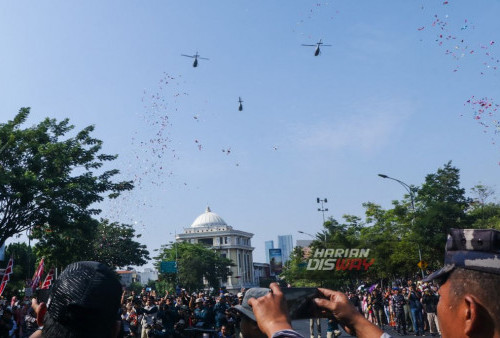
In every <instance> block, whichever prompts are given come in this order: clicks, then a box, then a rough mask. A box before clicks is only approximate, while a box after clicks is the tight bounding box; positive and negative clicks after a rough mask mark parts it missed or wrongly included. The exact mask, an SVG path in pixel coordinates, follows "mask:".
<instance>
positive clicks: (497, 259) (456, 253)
mask: <svg viewBox="0 0 500 338" xmlns="http://www.w3.org/2000/svg"><path fill="white" fill-rule="evenodd" d="M455 268H463V269H469V270H477V271H484V272H489V273H494V274H500V231H498V230H493V229H451V230H450V234H449V235H448V240H447V241H446V248H445V256H444V267H443V268H442V269H440V270H438V271H436V272H434V273H433V274H430V275H429V276H427V277H425V278H424V280H423V281H424V282H428V281H431V280H433V279H436V278H442V277H444V276H446V275H447V274H449V273H450V272H451V271H453V269H455Z"/></svg>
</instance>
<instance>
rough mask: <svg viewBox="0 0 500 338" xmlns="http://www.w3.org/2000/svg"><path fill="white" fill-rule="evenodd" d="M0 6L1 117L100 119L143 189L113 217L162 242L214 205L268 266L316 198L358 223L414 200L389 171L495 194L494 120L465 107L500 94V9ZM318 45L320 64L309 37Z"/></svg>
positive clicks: (394, 4)
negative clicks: (270, 247) (449, 173)
mask: <svg viewBox="0 0 500 338" xmlns="http://www.w3.org/2000/svg"><path fill="white" fill-rule="evenodd" d="M0 6H1V7H0V29H1V34H0V46H1V49H2V53H1V54H0V79H1V81H0V92H1V97H2V99H1V100H0V112H1V113H0V114H1V118H2V121H6V120H8V119H11V118H12V117H13V116H14V115H15V113H16V112H17V111H18V109H19V108H20V107H24V106H29V107H31V108H32V114H31V117H30V121H29V124H30V125H31V124H34V123H36V122H38V121H40V120H41V119H42V118H44V117H46V116H50V117H54V118H57V119H63V118H65V117H69V118H70V121H71V122H72V123H73V124H74V125H75V126H76V129H82V128H84V127H85V126H87V125H91V124H93V125H95V126H96V132H95V136H96V137H98V138H100V139H102V140H103V141H104V151H105V152H107V153H112V154H119V159H118V160H117V161H115V163H113V165H112V166H111V167H118V168H119V169H120V170H121V172H122V178H123V179H131V180H135V183H136V189H135V190H134V191H132V192H130V193H127V194H124V195H123V196H122V197H121V198H120V199H118V200H116V201H113V202H110V203H108V202H107V203H103V204H102V209H103V213H102V216H104V217H109V218H110V219H112V220H117V221H121V222H125V223H130V224H134V225H135V226H136V229H137V231H138V233H142V234H143V236H142V237H141V240H142V241H143V243H145V244H147V245H148V247H149V249H150V250H153V249H155V248H158V247H160V245H161V244H165V243H167V242H168V241H171V240H173V233H174V232H180V231H182V228H184V227H188V226H189V225H190V224H191V223H192V222H193V220H194V219H195V218H196V217H197V216H198V215H199V214H201V213H202V212H203V211H204V209H205V208H206V206H207V205H210V207H211V208H212V210H213V211H214V212H216V213H218V214H219V215H220V216H221V217H222V218H224V219H225V220H226V222H227V223H228V224H229V225H232V226H233V227H235V228H237V229H241V230H246V231H249V232H252V233H254V234H255V236H254V239H253V243H252V244H253V245H254V246H255V248H256V249H255V252H254V260H255V261H260V262H262V261H264V257H265V256H264V241H265V240H269V239H273V240H276V237H277V235H280V234H292V235H293V237H294V240H295V239H301V238H302V239H306V238H307V236H303V235H299V234H298V233H297V231H298V230H302V231H305V232H309V233H316V232H318V231H320V230H321V222H322V216H321V213H319V212H318V211H317V207H318V206H317V204H316V198H317V197H321V198H325V197H326V198H328V204H327V205H326V207H328V208H329V211H328V213H327V214H326V215H327V216H333V217H335V218H340V217H341V216H342V215H343V214H355V215H358V216H362V215H363V208H362V205H361V204H362V203H363V202H367V201H371V202H374V203H378V204H381V205H382V206H384V207H390V203H391V201H392V200H394V199H401V198H402V197H403V195H404V190H403V189H402V187H401V186H399V185H398V184H397V183H395V182H391V181H387V180H383V179H381V178H379V177H378V176H377V174H378V173H385V174H387V175H390V176H393V177H396V178H399V179H401V180H403V181H405V182H407V183H409V184H415V185H420V184H421V183H422V182H423V181H424V178H425V175H427V174H429V173H433V172H435V171H436V170H437V169H438V168H439V167H441V166H442V165H443V164H445V163H446V162H448V161H450V160H451V161H453V164H454V165H455V166H457V167H458V168H459V169H460V170H461V175H462V176H461V178H462V185H463V187H464V188H466V189H467V190H468V191H469V189H470V188H471V187H473V186H474V185H476V184H478V183H480V182H481V183H483V184H486V185H489V186H492V187H493V188H497V189H498V177H499V176H498V173H499V171H500V166H499V162H500V152H499V148H498V145H495V144H492V141H496V140H497V139H498V137H497V136H496V135H495V134H494V132H493V131H494V129H495V123H496V122H494V121H496V119H497V118H498V117H497V115H496V112H493V111H492V109H493V108H492V109H490V110H489V111H491V112H492V116H489V117H486V114H485V115H483V116H481V120H480V121H479V120H475V119H474V116H475V111H477V108H478V104H472V105H464V103H465V102H466V100H468V99H470V98H471V97H472V96H473V95H474V96H475V98H476V99H480V98H483V97H487V98H488V100H489V101H491V100H493V103H494V104H496V103H498V102H500V93H499V82H500V81H499V72H500V70H496V69H494V68H493V67H496V64H498V63H497V62H496V60H497V58H499V57H500V53H499V51H498V44H500V38H499V34H500V33H499V32H500V22H499V21H498V19H497V18H496V13H498V12H499V10H500V2H498V1H492V0H491V1H489V0H485V1H480V2H471V1H465V0H464V1H328V2H316V1H305V0H304V1H147V2H146V1H144V2H137V1H128V0H126V1H105V2H103V1H85V2H84V1H80V2H67V1H48V2H28V1H16V2H7V3H2V4H1V5H0ZM438 19H439V21H437V20H438ZM433 23H434V25H433ZM441 27H443V28H444V29H441ZM440 35H443V36H442V37H440ZM447 37H449V38H448V39H447ZM319 39H323V42H325V43H326V44H331V45H332V46H331V47H324V48H323V49H322V54H321V55H320V56H318V57H314V55H313V53H314V48H312V47H302V46H301V44H314V43H315V42H317V41H318V40H319ZM447 50H448V52H447ZM195 52H198V53H199V54H200V55H201V56H203V57H206V58H209V60H200V63H199V66H198V67H197V68H193V67H192V60H191V59H188V58H185V57H182V56H181V54H194V53H195ZM487 53H488V54H489V55H487ZM498 65H499V66H500V64H498ZM166 81H167V82H168V83H167V82H166ZM240 96H241V97H242V99H243V101H244V103H243V105H244V110H243V111H242V112H240V111H238V102H237V101H238V97H240ZM473 102H475V101H474V99H473ZM493 107H494V105H493ZM478 122H483V123H484V124H485V125H486V126H487V127H486V126H485V125H480V124H479V123H478ZM200 147H201V149H200ZM228 149H229V150H230V152H229V153H228V152H227V150H228ZM222 150H224V152H223V151H222Z"/></svg>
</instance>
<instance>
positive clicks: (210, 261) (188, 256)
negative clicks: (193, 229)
mask: <svg viewBox="0 0 500 338" xmlns="http://www.w3.org/2000/svg"><path fill="white" fill-rule="evenodd" d="M176 258H177V259H176ZM155 260H156V263H155V265H156V267H157V268H158V269H159V268H160V263H161V261H175V260H176V261H177V269H178V271H177V273H166V274H162V275H163V276H162V280H166V281H169V282H170V283H176V282H177V281H178V282H179V284H180V285H183V286H184V287H185V288H186V289H188V290H197V289H201V288H203V280H204V279H205V280H206V282H207V283H208V285H209V286H210V287H213V288H214V289H216V288H218V287H219V286H220V280H225V279H226V278H227V277H228V276H230V275H231V270H230V267H231V266H233V265H234V264H233V262H232V261H231V260H230V259H227V258H225V257H222V256H220V255H219V254H218V253H217V252H216V251H214V250H212V249H209V248H207V247H205V246H203V245H202V244H191V243H187V242H179V243H174V244H172V245H170V246H163V247H162V249H161V252H160V254H159V255H158V256H157V257H155Z"/></svg>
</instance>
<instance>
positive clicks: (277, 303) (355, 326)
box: [236, 283, 390, 338]
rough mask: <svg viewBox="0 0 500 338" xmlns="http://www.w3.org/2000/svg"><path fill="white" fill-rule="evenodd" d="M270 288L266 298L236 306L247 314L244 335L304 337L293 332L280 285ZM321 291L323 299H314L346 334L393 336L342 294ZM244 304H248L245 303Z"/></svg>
mask: <svg viewBox="0 0 500 338" xmlns="http://www.w3.org/2000/svg"><path fill="white" fill-rule="evenodd" d="M270 289H271V291H270V292H267V293H266V294H265V295H263V296H261V297H258V298H255V297H252V298H248V299H246V300H247V304H243V305H242V307H236V309H238V310H239V311H240V312H241V313H242V314H243V315H244V316H242V317H243V318H242V323H241V324H242V327H241V331H242V333H243V336H244V337H269V338H271V337H272V338H284V337H288V338H298V337H302V335H301V334H299V333H298V332H296V331H294V330H293V329H292V325H291V321H290V318H289V315H288V309H287V305H286V301H285V297H284V295H283V292H282V291H281V289H280V287H279V285H278V284H277V283H271V285H270ZM251 290H252V289H250V290H249V291H248V293H249V294H251ZM318 291H319V295H320V298H315V299H314V302H315V304H316V306H317V307H318V308H319V309H320V310H322V311H323V312H324V313H325V315H326V314H327V315H328V316H331V315H333V316H334V317H335V319H336V320H337V321H338V322H339V324H340V325H342V326H343V328H344V330H345V331H346V332H347V333H349V334H351V335H357V337H361V338H363V337H365V338H372V337H377V338H378V337H380V338H389V337H390V336H389V335H388V334H386V333H384V332H383V331H382V330H381V329H380V328H378V327H377V326H376V325H374V324H372V323H370V322H369V321H368V320H367V319H366V318H364V316H363V315H362V314H361V313H359V311H358V310H357V309H356V308H355V307H354V306H353V305H352V304H351V303H350V302H349V299H348V298H347V296H346V295H345V294H343V293H342V292H337V291H333V290H329V289H322V288H320V289H318ZM243 303H245V300H244V302H243ZM249 310H250V312H249ZM252 323H253V326H252Z"/></svg>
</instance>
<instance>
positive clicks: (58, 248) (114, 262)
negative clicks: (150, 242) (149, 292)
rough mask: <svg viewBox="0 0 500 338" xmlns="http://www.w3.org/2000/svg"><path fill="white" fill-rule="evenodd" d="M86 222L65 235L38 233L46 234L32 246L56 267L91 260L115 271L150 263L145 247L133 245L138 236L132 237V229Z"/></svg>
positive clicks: (107, 223)
mask: <svg viewBox="0 0 500 338" xmlns="http://www.w3.org/2000/svg"><path fill="white" fill-rule="evenodd" d="M88 221H89V222H92V223H93V224H91V225H88V226H78V227H75V228H73V229H68V230H67V231H50V227H48V226H47V227H42V228H40V229H38V231H39V232H41V233H43V232H45V233H44V234H43V235H40V236H39V238H40V240H39V242H38V243H37V244H36V246H35V250H36V252H37V254H38V255H39V256H44V257H45V258H46V261H47V262H50V263H51V264H54V265H56V266H66V265H68V264H69V263H71V262H74V261H80V260H91V261H97V262H101V263H104V264H107V265H108V266H110V267H113V268H117V267H124V266H127V265H144V264H146V263H147V260H149V259H150V257H149V251H148V250H147V249H146V245H143V244H140V243H139V242H137V241H135V238H137V237H140V235H138V236H136V235H135V229H134V228H133V227H132V226H131V225H128V224H119V223H117V222H112V223H110V222H109V220H107V219H101V221H100V222H97V221H96V220H94V219H89V220H88ZM47 231H48V232H47Z"/></svg>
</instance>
